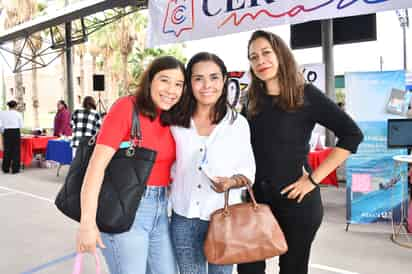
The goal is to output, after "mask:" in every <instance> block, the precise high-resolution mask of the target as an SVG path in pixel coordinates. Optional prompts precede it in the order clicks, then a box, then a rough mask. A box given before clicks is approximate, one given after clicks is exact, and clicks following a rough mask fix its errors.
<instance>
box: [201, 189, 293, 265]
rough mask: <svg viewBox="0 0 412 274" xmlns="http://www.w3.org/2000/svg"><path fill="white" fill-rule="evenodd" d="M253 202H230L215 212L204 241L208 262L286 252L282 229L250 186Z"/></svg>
mask: <svg viewBox="0 0 412 274" xmlns="http://www.w3.org/2000/svg"><path fill="white" fill-rule="evenodd" d="M248 191H249V194H250V198H251V200H252V202H250V203H242V204H235V205H231V206H229V205H228V200H229V190H228V191H226V192H225V207H224V208H222V209H218V210H216V211H215V212H214V213H212V215H211V218H210V223H209V228H208V231H207V235H206V240H205V243H204V251H205V255H206V258H207V260H208V262H209V263H212V264H239V263H248V262H255V261H261V260H265V259H267V258H271V257H275V256H279V255H282V254H284V253H285V252H286V251H287V250H288V246H287V243H286V240H285V236H284V235H283V232H282V229H281V228H280V226H279V224H278V222H277V221H276V219H275V217H274V216H273V214H272V212H271V210H270V208H269V206H267V205H265V204H258V203H256V200H255V196H254V195H253V191H252V189H251V187H250V185H248Z"/></svg>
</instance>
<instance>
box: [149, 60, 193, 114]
mask: <svg viewBox="0 0 412 274" xmlns="http://www.w3.org/2000/svg"><path fill="white" fill-rule="evenodd" d="M184 81H185V78H184V75H183V72H182V71H181V70H180V69H178V68H176V69H165V70H161V71H159V72H158V73H156V74H155V75H154V77H153V80H152V82H151V84H150V96H151V98H152V100H153V103H154V104H155V105H156V107H157V108H159V109H161V110H164V111H167V110H169V109H170V108H172V107H173V106H174V105H175V104H176V103H177V102H178V101H179V99H180V97H181V96H182V93H183V87H184Z"/></svg>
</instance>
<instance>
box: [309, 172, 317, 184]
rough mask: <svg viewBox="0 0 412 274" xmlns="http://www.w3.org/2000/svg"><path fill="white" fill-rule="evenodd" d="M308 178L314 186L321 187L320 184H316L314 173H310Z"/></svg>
mask: <svg viewBox="0 0 412 274" xmlns="http://www.w3.org/2000/svg"><path fill="white" fill-rule="evenodd" d="M308 178H309V181H310V182H311V183H312V184H313V185H314V186H319V184H318V183H316V182H315V180H313V178H312V173H309V175H308Z"/></svg>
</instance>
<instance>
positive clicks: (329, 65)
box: [321, 19, 336, 146]
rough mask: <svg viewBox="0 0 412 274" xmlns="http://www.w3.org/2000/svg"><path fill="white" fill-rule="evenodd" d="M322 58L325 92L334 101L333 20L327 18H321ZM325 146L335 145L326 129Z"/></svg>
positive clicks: (332, 135)
mask: <svg viewBox="0 0 412 274" xmlns="http://www.w3.org/2000/svg"><path fill="white" fill-rule="evenodd" d="M321 26H322V59H323V63H324V64H325V81H326V83H325V84H326V85H325V88H326V90H325V92H326V95H327V96H328V97H329V98H330V99H331V100H332V101H334V102H336V92H335V72H334V67H333V66H334V64H333V20H332V19H327V20H322V24H321ZM325 143H326V145H327V146H334V145H335V136H334V134H333V133H332V132H331V131H329V130H326V140H325Z"/></svg>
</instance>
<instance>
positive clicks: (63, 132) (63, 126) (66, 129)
mask: <svg viewBox="0 0 412 274" xmlns="http://www.w3.org/2000/svg"><path fill="white" fill-rule="evenodd" d="M70 116H71V115H70V111H69V109H68V108H67V104H66V103H65V102H64V101H63V100H59V101H58V102H57V113H56V116H55V117H54V132H53V135H54V136H57V137H61V136H71V135H72V128H71V127H70Z"/></svg>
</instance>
